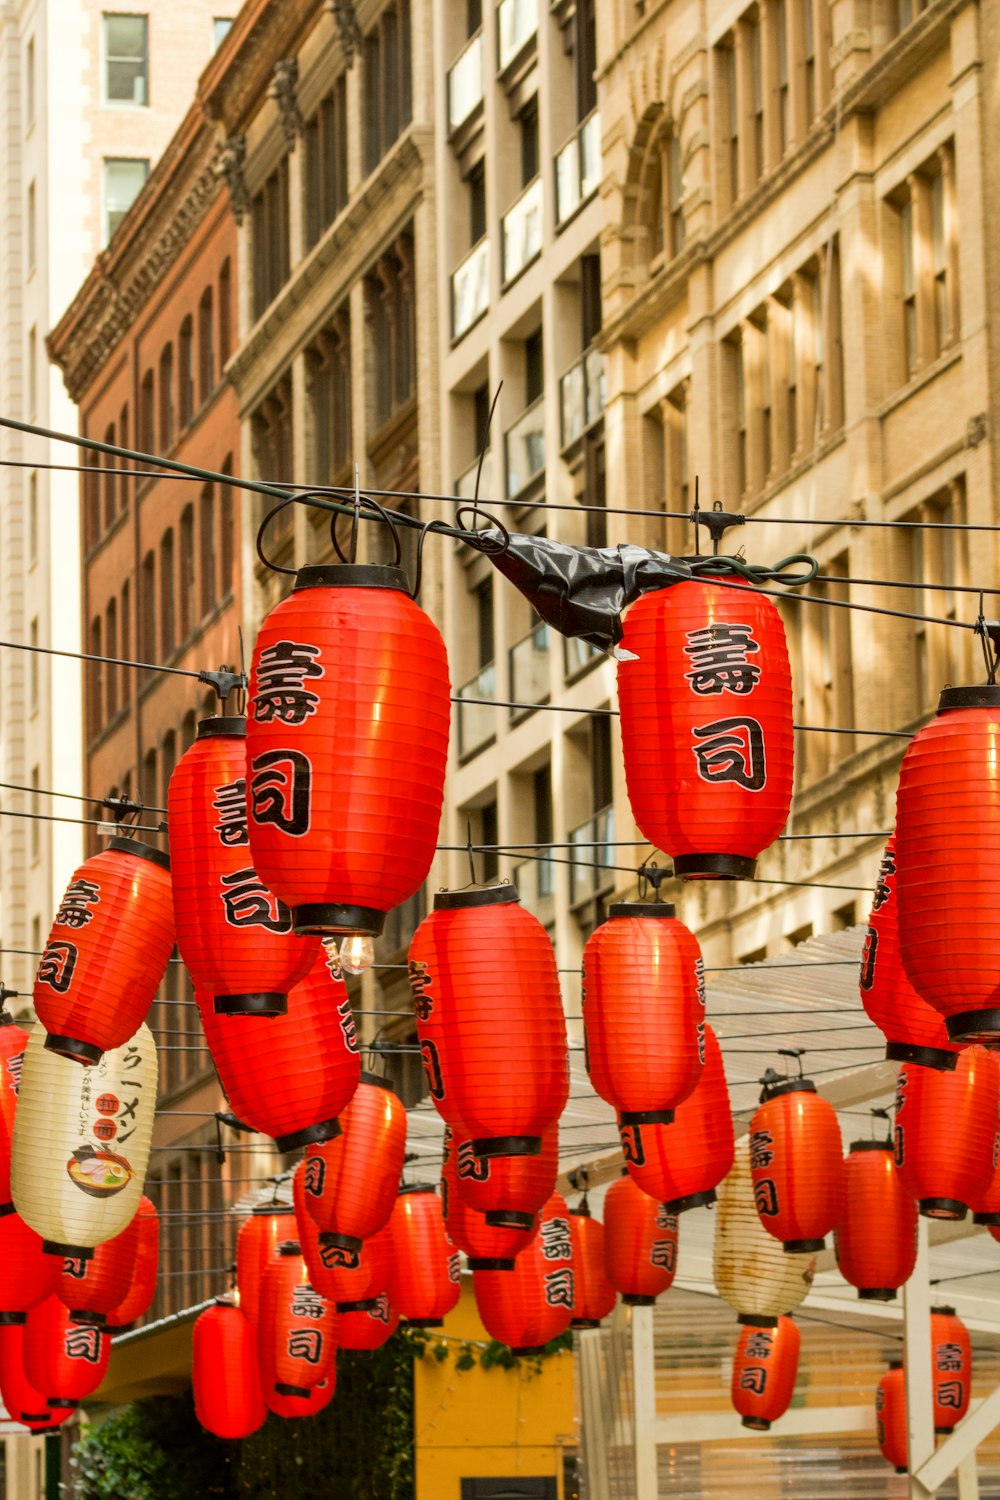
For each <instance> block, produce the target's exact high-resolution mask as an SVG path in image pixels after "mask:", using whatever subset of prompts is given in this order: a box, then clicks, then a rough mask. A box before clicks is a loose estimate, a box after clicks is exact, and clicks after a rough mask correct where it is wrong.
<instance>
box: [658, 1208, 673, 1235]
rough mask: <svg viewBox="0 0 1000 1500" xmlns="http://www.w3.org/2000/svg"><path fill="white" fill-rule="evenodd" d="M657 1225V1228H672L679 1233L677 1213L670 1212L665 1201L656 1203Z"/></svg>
mask: <svg viewBox="0 0 1000 1500" xmlns="http://www.w3.org/2000/svg"><path fill="white" fill-rule="evenodd" d="M656 1227H657V1229H671V1230H673V1232H674V1234H676V1233H677V1215H676V1214H672V1213H670V1211H669V1210H668V1208H667V1205H666V1204H665V1203H658V1204H657V1205H656Z"/></svg>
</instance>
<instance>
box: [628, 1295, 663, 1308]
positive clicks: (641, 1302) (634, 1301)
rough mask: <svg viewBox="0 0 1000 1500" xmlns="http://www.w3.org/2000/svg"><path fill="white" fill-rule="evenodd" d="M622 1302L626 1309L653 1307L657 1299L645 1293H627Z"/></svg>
mask: <svg viewBox="0 0 1000 1500" xmlns="http://www.w3.org/2000/svg"><path fill="white" fill-rule="evenodd" d="M622 1301H623V1302H624V1304H625V1306H626V1307H652V1306H653V1303H654V1302H655V1301H656V1298H655V1297H649V1296H647V1295H646V1293H645V1292H626V1293H625V1295H624V1296H623V1297H622Z"/></svg>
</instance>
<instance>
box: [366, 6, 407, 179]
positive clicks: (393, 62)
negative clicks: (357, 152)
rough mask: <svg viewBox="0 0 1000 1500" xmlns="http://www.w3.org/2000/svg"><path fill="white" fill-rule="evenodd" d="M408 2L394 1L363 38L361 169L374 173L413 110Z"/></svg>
mask: <svg viewBox="0 0 1000 1500" xmlns="http://www.w3.org/2000/svg"><path fill="white" fill-rule="evenodd" d="M412 91H413V84H412V74H411V62H410V3H409V0H397V3H396V4H394V5H390V6H389V7H387V9H386V10H384V11H383V12H382V15H381V16H380V17H379V19H378V22H377V23H376V25H375V27H374V29H373V30H372V31H370V32H369V33H368V35H367V36H366V37H365V45H364V54H363V63H362V94H363V99H364V115H365V136H364V169H365V173H366V174H367V173H369V172H373V171H374V170H375V168H376V167H377V166H378V164H379V162H380V161H381V159H382V157H383V156H384V155H385V153H386V152H387V151H388V149H389V147H390V146H391V145H392V143H393V142H394V141H395V140H396V139H397V137H398V135H399V133H400V131H401V130H402V129H403V128H404V127H405V126H407V125H409V123H410V117H411V115H412V111H413V100H412Z"/></svg>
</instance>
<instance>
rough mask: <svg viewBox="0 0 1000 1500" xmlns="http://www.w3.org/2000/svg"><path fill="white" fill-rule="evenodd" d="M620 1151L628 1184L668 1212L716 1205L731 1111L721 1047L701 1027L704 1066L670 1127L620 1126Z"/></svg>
mask: <svg viewBox="0 0 1000 1500" xmlns="http://www.w3.org/2000/svg"><path fill="white" fill-rule="evenodd" d="M619 1133H620V1135H621V1143H622V1152H623V1154H624V1156H625V1164H626V1166H627V1167H628V1174H629V1176H630V1177H631V1179H632V1181H633V1182H634V1183H635V1184H636V1185H637V1186H638V1187H641V1188H642V1190H643V1192H644V1193H648V1194H649V1196H650V1197H651V1198H655V1200H656V1202H657V1203H663V1204H665V1206H666V1208H667V1211H668V1212H669V1213H672V1214H680V1213H684V1211H685V1210H686V1209H689V1208H701V1207H702V1206H704V1205H706V1204H710V1203H714V1202H715V1189H716V1187H717V1185H718V1184H719V1183H720V1182H721V1181H722V1179H723V1178H724V1177H725V1176H726V1174H727V1173H728V1172H729V1170H730V1168H731V1167H732V1165H733V1153H734V1150H735V1144H734V1137H733V1111H732V1106H731V1105H730V1102H729V1087H728V1085H727V1083H726V1070H725V1066H724V1064H723V1061H722V1049H721V1048H720V1046H719V1043H718V1041H717V1040H716V1036H715V1032H714V1031H713V1030H712V1028H711V1026H708V1025H706V1027H705V1066H704V1067H703V1068H702V1071H701V1077H700V1078H699V1079H698V1082H697V1084H696V1085H695V1087H694V1089H693V1091H692V1092H691V1093H690V1094H689V1095H688V1097H687V1098H686V1099H685V1100H683V1101H682V1102H681V1103H680V1104H678V1106H677V1108H676V1110H675V1111H674V1122H673V1124H672V1125H623V1126H621V1127H620V1131H619Z"/></svg>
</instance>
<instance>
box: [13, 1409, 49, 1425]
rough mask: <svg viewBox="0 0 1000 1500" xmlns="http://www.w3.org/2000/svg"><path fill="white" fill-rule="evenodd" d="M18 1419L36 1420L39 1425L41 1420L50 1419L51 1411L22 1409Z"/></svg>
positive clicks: (23, 1420) (47, 1420)
mask: <svg viewBox="0 0 1000 1500" xmlns="http://www.w3.org/2000/svg"><path fill="white" fill-rule="evenodd" d="M20 1420H21V1421H22V1422H24V1423H28V1422H37V1423H38V1425H39V1426H40V1425H41V1424H42V1423H43V1422H51V1421H52V1413H51V1412H50V1411H38V1412H35V1411H22V1412H21V1413H20Z"/></svg>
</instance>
